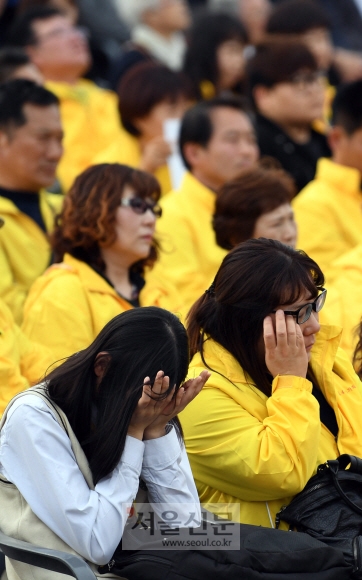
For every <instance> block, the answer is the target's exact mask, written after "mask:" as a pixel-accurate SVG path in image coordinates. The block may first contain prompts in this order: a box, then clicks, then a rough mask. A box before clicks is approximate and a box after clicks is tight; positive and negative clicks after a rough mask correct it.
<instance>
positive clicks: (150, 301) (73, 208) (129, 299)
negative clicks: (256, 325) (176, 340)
mask: <svg viewBox="0 0 362 580" xmlns="http://www.w3.org/2000/svg"><path fill="white" fill-rule="evenodd" d="M159 196H160V186H159V184H158V182H157V180H156V179H155V178H154V177H153V176H152V175H149V174H147V173H144V172H142V171H138V170H136V169H132V168H131V167H127V166H126V165H119V164H117V163H115V164H102V165H95V166H93V167H90V168H89V169H87V170H86V171H84V172H83V173H82V174H81V175H79V177H78V178H77V179H76V180H75V182H74V184H73V187H72V188H71V190H70V191H69V193H68V194H67V196H66V197H65V200H64V206H63V210H62V212H61V214H60V216H59V217H58V220H57V225H56V227H55V230H54V233H53V236H52V241H51V243H52V248H53V252H54V259H55V262H56V264H55V265H54V266H52V267H51V268H50V269H48V270H47V271H46V272H45V274H43V276H41V277H40V278H38V280H37V281H36V282H35V284H34V285H33V287H32V289H31V291H30V294H29V296H28V300H27V302H26V306H25V315H24V325H23V329H24V331H25V333H26V334H27V335H28V336H29V338H32V339H33V340H35V341H36V342H39V343H41V344H46V345H47V346H48V347H49V348H51V349H52V352H53V355H54V357H55V358H54V360H56V359H60V358H62V357H66V356H69V355H70V354H72V353H73V352H76V351H77V350H81V349H82V348H85V347H87V346H88V345H89V344H90V343H91V342H92V341H93V340H94V338H95V337H96V336H97V334H98V333H99V332H100V331H101V330H102V328H103V327H104V326H105V324H106V323H107V322H108V321H109V320H111V318H113V317H114V316H116V315H117V314H119V313H121V312H123V311H125V310H129V309H131V308H134V307H137V306H153V305H154V306H161V307H164V308H167V307H168V297H172V303H173V304H175V300H174V294H177V292H176V291H175V290H174V289H173V288H171V286H170V287H169V286H168V285H167V284H166V283H165V282H164V281H162V285H160V286H158V285H157V281H156V282H155V281H153V284H152V287H149V286H148V285H146V286H145V282H144V279H143V274H144V271H145V269H146V268H147V267H152V265H153V263H154V261H155V260H156V257H157V245H156V242H155V240H154V231H155V223H156V219H157V218H158V217H160V216H161V208H160V207H159V205H158V199H159ZM176 302H177V299H176Z"/></svg>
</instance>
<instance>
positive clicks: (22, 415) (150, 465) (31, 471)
mask: <svg viewBox="0 0 362 580" xmlns="http://www.w3.org/2000/svg"><path fill="white" fill-rule="evenodd" d="M0 473H1V474H3V475H4V476H5V477H6V479H7V480H8V481H11V482H12V483H14V484H15V485H16V487H17V488H18V489H19V491H20V493H21V494H22V496H23V497H24V498H25V500H26V501H27V503H28V504H29V506H30V507H31V509H32V511H33V512H34V513H35V514H36V516H37V517H38V518H39V519H40V520H41V521H42V522H44V523H45V524H46V525H47V526H48V527H49V528H50V529H51V530H52V531H53V532H54V533H55V534H57V535H58V536H59V537H60V538H61V539H62V540H63V541H64V542H65V543H66V544H68V545H69V546H70V547H71V548H72V549H73V550H75V551H76V552H77V553H78V554H80V555H81V556H83V557H84V558H86V559H87V560H90V561H91V562H95V563H97V564H106V563H107V562H108V561H109V560H110V559H111V557H112V555H113V553H114V551H115V549H116V547H117V546H118V544H119V542H120V540H121V537H122V534H123V529H124V526H125V524H126V520H127V512H126V510H125V504H126V505H127V506H129V507H130V506H131V505H132V501H133V500H134V498H135V496H136V494H137V490H138V486H139V478H140V476H141V475H142V479H143V480H144V481H145V482H146V484H147V487H148V494H149V501H150V503H151V502H155V503H159V502H164V503H173V504H175V503H177V504H182V503H185V504H191V503H193V504H194V505H195V512H196V513H197V514H198V516H199V517H200V504H199V500H198V495H197V490H196V487H195V483H194V480H193V476H192V473H191V468H190V464H189V461H188V458H187V454H186V451H185V448H184V446H183V445H182V444H180V442H179V440H178V438H177V434H176V432H175V429H173V428H172V429H171V430H170V432H169V433H167V435H165V436H164V437H160V438H158V439H151V440H148V441H140V440H138V439H135V438H133V437H130V436H127V438H126V444H125V448H124V451H123V453H122V457H121V460H120V462H119V464H118V465H117V467H116V468H115V469H114V470H113V472H112V473H111V474H110V475H109V476H107V477H105V478H103V479H102V480H101V481H99V482H98V483H97V485H96V486H95V489H94V490H90V489H89V487H88V485H87V483H86V481H85V479H84V477H83V474H82V473H81V471H80V469H79V466H78V464H77V462H76V459H75V456H74V453H73V451H72V447H71V443H70V439H69V437H68V435H67V434H66V432H65V431H64V430H63V429H62V428H61V427H60V425H59V424H58V422H57V420H56V418H55V416H54V412H53V411H52V410H51V409H50V408H49V407H48V405H47V404H46V403H45V402H44V401H43V400H42V399H41V398H40V397H37V396H36V395H30V394H29V396H26V397H21V398H20V399H18V400H17V401H15V402H14V403H13V405H12V407H11V408H10V409H9V411H8V416H7V420H6V422H5V425H4V426H3V428H2V430H1V433H0ZM122 504H123V505H122ZM187 513H189V512H188V510H187Z"/></svg>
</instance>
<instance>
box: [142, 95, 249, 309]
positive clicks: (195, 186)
mask: <svg viewBox="0 0 362 580" xmlns="http://www.w3.org/2000/svg"><path fill="white" fill-rule="evenodd" d="M179 144H180V151H181V154H182V157H183V160H184V163H185V165H186V167H187V169H188V172H187V173H186V174H185V176H184V178H183V181H182V183H181V186H180V188H179V189H178V190H176V191H172V192H170V193H169V194H167V195H166V196H165V197H164V198H163V199H162V202H161V205H162V209H163V216H162V220H160V221H159V223H158V225H157V236H158V239H159V241H160V245H161V252H160V260H159V262H158V263H157V264H156V265H155V268H154V269H153V270H152V272H150V273H149V274H148V275H147V281H148V282H150V281H151V280H152V278H153V277H157V278H159V279H161V280H162V279H164V280H168V281H170V282H171V283H172V284H173V285H174V286H175V287H176V288H177V289H178V290H179V292H180V294H181V296H182V299H183V302H184V309H185V311H186V310H187V309H188V308H190V306H191V305H192V304H193V303H194V301H195V300H196V299H197V297H198V296H199V295H200V293H201V292H202V291H203V289H204V287H205V286H206V287H207V286H208V285H209V284H210V283H211V281H212V280H213V277H214V276H215V273H216V271H217V269H218V267H219V265H220V262H221V260H222V259H223V257H224V255H225V251H224V250H222V249H221V248H220V247H219V246H218V245H217V243H216V240H215V233H214V230H213V228H212V216H213V214H214V209H215V198H216V193H217V191H218V190H219V189H220V187H222V186H223V185H224V184H225V183H226V182H227V181H229V180H230V179H234V178H235V177H237V176H238V175H239V173H240V172H241V171H242V170H243V169H245V168H246V167H250V166H252V165H253V164H254V163H256V161H257V159H258V147H257V145H256V142H255V133H254V129H253V125H252V123H251V120H250V118H249V115H248V113H246V112H245V111H244V110H243V109H242V106H241V104H240V101H239V99H237V98H234V97H230V98H229V97H218V98H215V99H210V100H208V101H204V102H201V103H199V104H197V105H195V106H194V107H193V108H191V109H189V110H188V111H187V112H186V114H185V116H184V118H183V120H182V124H181V133H180V141H179Z"/></svg>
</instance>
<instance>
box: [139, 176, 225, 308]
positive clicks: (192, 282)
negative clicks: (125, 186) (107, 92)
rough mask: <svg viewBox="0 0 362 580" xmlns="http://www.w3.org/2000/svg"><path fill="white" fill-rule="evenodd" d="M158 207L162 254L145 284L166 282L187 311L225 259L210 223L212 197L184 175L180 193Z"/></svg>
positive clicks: (197, 183)
mask: <svg viewBox="0 0 362 580" xmlns="http://www.w3.org/2000/svg"><path fill="white" fill-rule="evenodd" d="M161 205H162V208H163V214H162V218H161V219H160V220H158V222H157V226H156V228H157V229H156V233H157V237H158V239H159V241H160V243H161V248H162V251H161V253H160V260H159V262H157V264H156V265H155V267H154V269H153V270H152V272H151V273H150V274H149V276H147V278H146V280H147V282H148V280H149V279H150V280H152V278H153V276H157V277H158V278H159V279H162V278H164V279H165V280H169V281H170V282H171V283H172V284H173V285H174V286H176V288H177V289H178V290H179V292H180V294H181V297H182V299H183V301H184V307H185V309H188V308H190V307H191V306H192V304H193V303H194V302H195V300H197V299H198V298H199V297H200V296H201V295H202V293H203V292H204V291H205V290H206V289H207V288H208V287H209V286H210V284H211V282H212V281H213V279H214V276H215V274H216V272H217V270H218V269H219V266H220V264H221V261H222V260H223V258H224V256H225V255H226V251H225V250H223V249H221V248H220V247H219V246H218V245H217V244H216V240H215V233H214V230H213V228H212V223H211V222H212V216H213V213H214V207H215V193H214V192H213V191H211V190H210V189H208V188H207V187H206V186H205V185H203V184H202V183H201V182H200V181H198V180H197V179H196V178H195V177H194V176H193V175H192V174H191V173H186V174H185V176H184V179H183V181H182V184H181V187H180V189H179V190H177V191H172V192H170V193H169V194H167V195H166V196H165V197H164V198H163V199H162V201H161Z"/></svg>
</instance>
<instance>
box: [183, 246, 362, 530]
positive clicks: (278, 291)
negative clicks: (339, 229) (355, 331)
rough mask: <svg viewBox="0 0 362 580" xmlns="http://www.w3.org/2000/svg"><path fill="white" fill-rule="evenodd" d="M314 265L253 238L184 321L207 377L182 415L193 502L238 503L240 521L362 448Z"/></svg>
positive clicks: (268, 518) (360, 409) (270, 508)
mask: <svg viewBox="0 0 362 580" xmlns="http://www.w3.org/2000/svg"><path fill="white" fill-rule="evenodd" d="M323 283H324V277H323V274H322V272H321V270H320V268H319V267H318V265H317V264H316V263H315V262H314V261H313V260H312V259H310V258H309V257H308V256H307V255H306V254H304V253H303V252H299V251H296V250H293V249H292V248H291V247H288V246H286V245H284V244H282V243H281V242H279V241H276V240H270V239H269V240H267V239H264V238H261V239H253V240H249V241H247V242H244V243H242V244H240V245H238V246H236V247H235V248H234V249H233V250H231V252H230V253H229V254H228V255H227V256H226V257H225V258H224V261H223V262H222V265H221V267H220V269H219V271H218V273H217V274H216V277H215V280H214V283H213V284H212V286H211V287H210V288H209V289H208V290H207V291H206V292H205V294H204V295H203V296H202V297H201V298H200V299H199V300H198V301H197V302H196V303H195V304H194V306H193V308H192V310H191V312H190V314H189V319H188V333H189V338H190V347H191V355H192V356H193V358H192V362H191V367H190V371H189V376H190V377H193V376H197V374H199V368H201V367H202V368H205V366H206V368H207V369H208V370H209V371H211V377H210V379H209V381H208V383H207V385H206V386H205V388H204V389H203V390H202V392H201V393H200V395H199V397H198V398H197V399H196V400H195V401H193V402H192V403H191V405H190V406H189V407H188V408H187V409H185V411H183V413H182V414H181V416H180V419H181V423H182V427H183V431H184V435H185V441H186V448H187V451H188V456H189V460H190V463H191V467H192V470H193V474H194V477H195V481H196V485H197V488H198V492H199V496H200V500H201V501H202V502H205V503H206V504H209V509H210V510H212V511H215V510H216V509H217V506H216V505H215V504H220V503H226V504H230V503H231V504H232V503H237V504H239V505H240V521H241V522H243V523H247V524H254V525H258V526H265V527H274V522H275V516H276V514H277V512H278V511H279V510H280V508H281V507H282V506H283V505H285V504H288V503H289V502H290V501H291V499H292V497H293V496H294V495H295V494H297V493H298V492H300V491H301V490H302V489H303V488H304V486H305V484H306V483H307V481H308V480H309V478H310V477H311V476H312V475H313V474H314V473H315V471H316V468H317V466H318V465H319V464H320V463H323V462H325V461H326V460H327V459H333V458H336V457H337V456H338V455H340V454H342V453H351V454H353V455H358V456H361V453H362V427H361V419H360V418H361V413H362V385H361V382H360V380H359V379H358V377H357V375H356V374H355V372H354V370H353V367H352V365H351V363H350V362H349V360H348V357H347V355H346V354H345V353H344V352H343V351H342V350H340V349H339V348H338V344H339V340H340V335H341V329H340V328H338V327H334V326H325V327H323V326H322V327H321V326H320V324H319V322H318V312H319V311H320V310H321V308H322V307H323V305H324V301H325V298H326V290H324V288H323Z"/></svg>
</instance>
